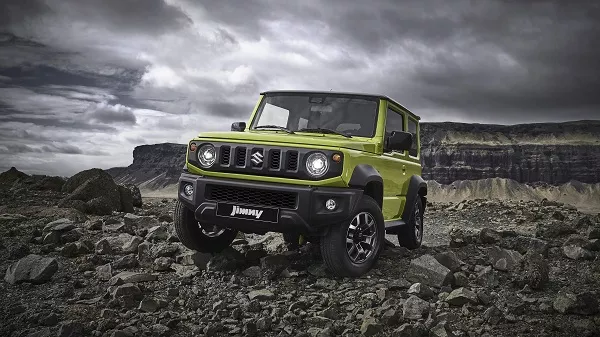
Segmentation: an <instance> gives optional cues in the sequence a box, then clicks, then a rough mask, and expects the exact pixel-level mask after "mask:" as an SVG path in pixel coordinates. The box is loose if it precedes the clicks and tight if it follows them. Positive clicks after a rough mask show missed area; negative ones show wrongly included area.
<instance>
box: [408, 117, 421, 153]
mask: <svg viewBox="0 0 600 337" xmlns="http://www.w3.org/2000/svg"><path fill="white" fill-rule="evenodd" d="M408 132H410V133H412V135H413V143H412V147H411V148H410V151H408V154H409V155H410V156H412V157H416V156H417V155H418V154H419V150H418V146H419V141H418V138H417V137H418V135H417V122H416V121H414V120H412V119H410V118H409V119H408Z"/></svg>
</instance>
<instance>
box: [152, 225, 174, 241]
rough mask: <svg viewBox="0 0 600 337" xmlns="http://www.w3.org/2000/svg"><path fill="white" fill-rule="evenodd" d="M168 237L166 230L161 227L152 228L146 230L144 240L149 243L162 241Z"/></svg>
mask: <svg viewBox="0 0 600 337" xmlns="http://www.w3.org/2000/svg"><path fill="white" fill-rule="evenodd" d="M168 236H169V233H167V230H166V229H165V228H164V227H162V226H154V227H151V228H150V229H148V234H146V240H148V241H150V242H156V241H164V240H166V239H167V237H168Z"/></svg>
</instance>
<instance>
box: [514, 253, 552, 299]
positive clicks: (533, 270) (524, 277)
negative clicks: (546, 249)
mask: <svg viewBox="0 0 600 337" xmlns="http://www.w3.org/2000/svg"><path fill="white" fill-rule="evenodd" d="M549 275H550V267H549V265H548V261H546V260H545V259H544V257H543V256H542V255H541V254H539V253H536V252H533V251H529V252H527V254H525V256H524V257H523V267H522V270H521V272H520V273H519V276H518V277H517V283H519V284H520V286H524V285H529V287H531V289H536V290H537V289H542V288H543V287H544V285H546V284H547V283H548V281H549V280H550V276H549Z"/></svg>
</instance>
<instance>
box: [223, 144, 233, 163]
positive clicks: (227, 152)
mask: <svg viewBox="0 0 600 337" xmlns="http://www.w3.org/2000/svg"><path fill="white" fill-rule="evenodd" d="M230 158H231V147H229V146H222V147H221V165H226V166H227V165H229V159H230Z"/></svg>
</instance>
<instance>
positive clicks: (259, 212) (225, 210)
mask: <svg viewBox="0 0 600 337" xmlns="http://www.w3.org/2000/svg"><path fill="white" fill-rule="evenodd" d="M217 216H222V217H228V218H236V219H246V220H254V221H266V222H278V221H279V209H278V208H269V207H256V206H246V205H238V204H229V203H222V202H220V203H217Z"/></svg>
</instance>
